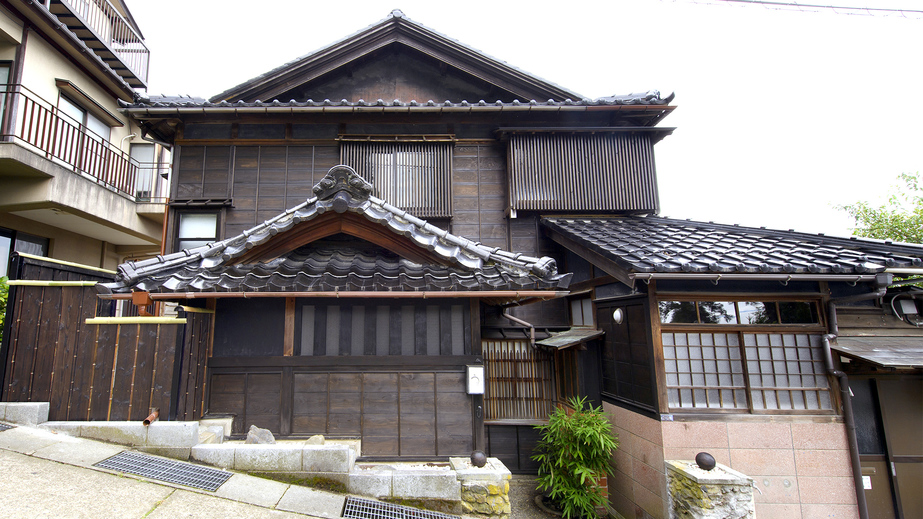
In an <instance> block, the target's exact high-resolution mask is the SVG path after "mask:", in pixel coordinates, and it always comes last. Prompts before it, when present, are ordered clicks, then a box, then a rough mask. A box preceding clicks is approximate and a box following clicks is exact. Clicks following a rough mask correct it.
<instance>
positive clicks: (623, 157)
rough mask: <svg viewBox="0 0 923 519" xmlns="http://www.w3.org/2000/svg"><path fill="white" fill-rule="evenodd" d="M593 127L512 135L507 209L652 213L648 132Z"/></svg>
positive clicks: (655, 200)
mask: <svg viewBox="0 0 923 519" xmlns="http://www.w3.org/2000/svg"><path fill="white" fill-rule="evenodd" d="M597 130H598V132H597V133H590V132H588V131H579V132H578V131H577V129H574V130H573V132H574V133H571V134H566V133H560V130H559V131H558V133H551V132H544V133H543V132H538V131H535V130H534V129H523V130H521V133H520V131H519V130H517V131H516V132H514V133H512V134H510V137H509V149H508V157H509V158H508V160H509V166H508V167H509V174H510V191H509V196H510V209H511V210H512V211H620V212H628V211H631V212H648V211H654V212H656V209H657V208H658V206H659V202H658V197H657V181H656V175H655V172H654V144H653V140H652V138H651V136H650V135H648V134H646V133H638V134H631V133H624V132H617V129H615V128H611V129H597ZM602 130H606V131H605V132H602ZM609 130H611V132H612V133H610V132H609Z"/></svg>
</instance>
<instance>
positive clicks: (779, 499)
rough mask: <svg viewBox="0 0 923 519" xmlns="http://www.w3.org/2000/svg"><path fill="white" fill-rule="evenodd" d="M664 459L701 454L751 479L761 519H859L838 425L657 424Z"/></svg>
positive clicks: (843, 434) (843, 435)
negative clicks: (661, 428) (659, 429)
mask: <svg viewBox="0 0 923 519" xmlns="http://www.w3.org/2000/svg"><path fill="white" fill-rule="evenodd" d="M662 426H663V435H662V438H663V445H664V455H665V457H666V459H673V460H691V459H694V458H695V455H696V454H697V453H699V452H702V451H706V452H708V453H710V454H711V455H713V456H714V457H715V460H716V461H717V462H718V463H721V464H724V465H727V466H729V467H731V468H732V469H734V470H737V471H739V472H742V473H744V474H746V475H747V476H749V477H751V478H753V480H754V482H755V484H756V489H757V491H756V492H754V498H755V501H756V516H757V517H759V518H760V519H783V518H784V519H815V518H821V517H823V518H836V519H853V518H858V516H859V515H858V509H857V506H856V492H855V487H854V486H853V479H852V470H851V467H850V462H849V450H848V447H847V443H846V429H845V426H844V425H843V424H842V423H813V422H783V423H778V422H768V421H759V422H662Z"/></svg>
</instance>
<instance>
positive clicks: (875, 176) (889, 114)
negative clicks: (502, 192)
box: [128, 0, 923, 236]
mask: <svg viewBox="0 0 923 519" xmlns="http://www.w3.org/2000/svg"><path fill="white" fill-rule="evenodd" d="M867 2H868V3H869V4H871V5H874V7H878V8H884V7H891V8H904V9H916V10H923V2H921V1H920V0H880V1H879V0H874V1H873V0H867ZM803 3H815V4H828V5H830V4H834V5H853V6H854V5H859V4H857V3H856V1H855V0H840V1H836V0H830V1H827V0H824V1H823V2H803ZM128 5H129V8H130V9H131V11H132V14H133V15H134V17H135V20H136V21H137V22H138V24H139V25H140V27H141V30H142V32H143V34H144V36H145V38H146V41H147V44H148V47H149V48H150V49H151V54H152V55H151V68H150V81H149V89H148V92H149V93H150V94H161V93H162V94H189V95H193V96H200V97H210V96H212V95H215V94H218V93H220V92H222V91H224V90H226V89H228V88H230V87H232V86H235V85H237V84H239V83H242V82H244V81H246V80H248V79H250V78H252V77H254V76H257V75H259V74H261V73H263V72H266V71H268V70H270V69H272V68H275V67H277V66H279V65H281V64H283V63H286V62H288V61H291V60H293V59H295V58H297V57H299V56H303V55H305V54H309V53H311V52H312V51H314V50H317V49H319V48H322V47H325V46H327V45H329V44H330V43H333V42H335V41H338V40H340V39H342V38H344V37H346V36H349V35H351V34H353V33H355V32H357V31H359V30H361V29H364V28H365V27H367V26H369V25H371V24H374V23H376V22H378V21H379V20H381V19H383V18H385V17H386V16H387V15H388V13H390V12H391V10H392V9H394V8H400V9H401V10H402V11H403V12H404V13H405V15H406V16H407V17H408V18H410V19H412V20H414V21H416V22H418V23H421V24H423V25H425V26H427V27H429V28H431V29H434V30H436V31H438V32H441V33H443V34H445V35H447V36H449V37H451V38H454V39H456V40H458V41H460V42H462V43H464V44H466V45H468V46H471V47H474V48H476V49H479V50H481V51H482V52H484V53H486V54H488V55H490V56H492V57H494V58H497V59H500V60H503V61H506V62H507V63H509V64H510V65H513V66H515V67H518V68H520V69H522V70H525V71H527V72H529V73H532V74H534V75H537V76H539V77H541V78H543V79H546V80H548V81H551V82H553V83H557V84H559V85H561V86H563V87H565V88H568V89H569V90H572V91H576V92H578V93H580V94H582V95H583V96H585V97H588V98H597V97H602V96H609V95H614V94H626V93H630V92H643V91H647V90H660V91H661V93H662V94H663V95H667V94H669V93H670V92H675V93H676V99H675V100H674V101H673V104H675V105H676V106H677V107H678V108H677V109H676V110H675V111H674V112H673V113H672V114H671V115H670V116H669V117H667V118H666V119H664V120H663V122H662V123H661V125H662V126H670V127H676V128H677V130H676V131H675V132H674V133H673V135H672V136H669V137H667V138H666V139H664V140H663V141H661V142H660V143H659V144H657V145H656V146H655V153H656V160H657V171H658V179H659V185H660V202H661V213H660V214H661V215H663V216H669V217H673V218H690V219H693V220H704V221H715V222H719V223H728V224H735V223H736V224H741V225H748V226H765V227H768V228H773V229H795V230H798V231H805V232H823V233H826V234H832V235H844V236H845V235H848V234H850V232H851V231H850V225H851V222H850V221H849V219H848V218H847V217H846V215H845V213H843V212H842V211H838V210H837V209H835V206H836V205H839V204H847V203H851V202H855V201H857V200H869V201H872V202H878V203H880V202H883V201H884V200H885V198H886V194H887V192H888V190H889V188H890V187H891V186H894V185H896V184H897V176H898V175H899V174H900V173H902V172H907V173H912V172H916V171H923V129H921V123H923V103H921V101H920V99H919V98H918V97H919V96H918V95H917V92H919V91H920V90H921V87H923V81H921V79H923V65H921V63H923V57H921V49H923V16H921V15H920V14H918V13H910V14H909V15H907V16H898V15H889V16H885V15H875V16H857V15H849V14H837V13H835V12H831V11H830V10H826V9H821V10H788V9H786V10H779V9H769V8H766V7H764V6H758V5H741V4H740V3H729V2H721V1H702V2H694V1H692V0H676V1H660V0H614V1H608V2H560V1H555V2H543V1H497V0H494V1H491V2H483V1H471V0H469V1H467V2H463V3H455V2H452V3H450V2H439V1H434V0H424V1H417V0H391V1H390V2H386V3H385V2H380V1H379V2H373V1H357V0H351V1H341V2H308V1H286V0H272V1H264V2H261V3H260V2H252V1H248V2H241V1H236V0H220V1H217V0H216V1H212V0H156V1H149V0H128ZM264 101H265V100H264ZM404 101H409V100H408V99H405V100H404ZM418 101H420V100H418ZM437 101H438V100H437ZM453 101H461V100H453ZM468 101H477V100H471V99H469V100H468ZM488 101H489V100H488Z"/></svg>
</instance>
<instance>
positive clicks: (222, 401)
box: [208, 356, 475, 458]
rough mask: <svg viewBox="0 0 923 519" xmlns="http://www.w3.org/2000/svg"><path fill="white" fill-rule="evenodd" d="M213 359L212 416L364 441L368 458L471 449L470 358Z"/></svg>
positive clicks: (241, 428)
mask: <svg viewBox="0 0 923 519" xmlns="http://www.w3.org/2000/svg"><path fill="white" fill-rule="evenodd" d="M387 359H388V360H387V361H385V360H382V359H380V358H379V359H370V360H364V361H363V360H359V359H355V358H345V357H333V358H329V357H328V358H318V357H284V358H278V357H276V358H272V357H269V358H262V359H257V360H255V359H253V358H250V357H245V358H215V359H212V360H211V361H210V373H211V382H210V391H209V399H208V401H209V412H210V413H216V414H233V415H235V417H236V418H235V420H234V433H235V434H244V433H245V432H246V431H247V430H248V429H249V427H250V426H251V425H256V426H258V427H263V428H267V429H269V430H270V431H272V432H273V433H275V434H279V435H283V436H289V435H291V436H296V437H298V436H310V435H314V434H323V435H325V436H328V437H331V438H361V439H362V454H363V456H373V457H388V458H390V457H401V458H408V457H409V458H413V457H421V456H423V457H425V456H429V457H432V456H440V457H443V456H465V455H468V454H470V453H471V450H472V449H473V448H474V446H473V440H474V437H475V435H474V429H473V428H474V426H475V422H474V416H473V415H472V405H473V404H472V402H473V398H472V397H471V396H469V395H467V394H466V392H465V365H466V364H468V363H473V362H474V360H475V358H474V357H469V356H455V357H438V359H439V360H433V359H432V358H430V359H426V360H421V358H419V357H388V358H387Z"/></svg>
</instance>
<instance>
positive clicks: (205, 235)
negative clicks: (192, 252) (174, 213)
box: [174, 212, 218, 251]
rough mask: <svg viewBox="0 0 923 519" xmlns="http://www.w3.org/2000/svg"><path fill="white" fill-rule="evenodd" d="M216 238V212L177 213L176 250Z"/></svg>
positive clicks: (212, 240)
mask: <svg viewBox="0 0 923 519" xmlns="http://www.w3.org/2000/svg"><path fill="white" fill-rule="evenodd" d="M217 240H218V213H217V212H188V213H179V224H178V226H177V232H176V247H174V248H175V249H176V250H178V251H180V250H183V249H194V248H196V247H201V246H203V245H208V244H209V243H213V242H215V241H217Z"/></svg>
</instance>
